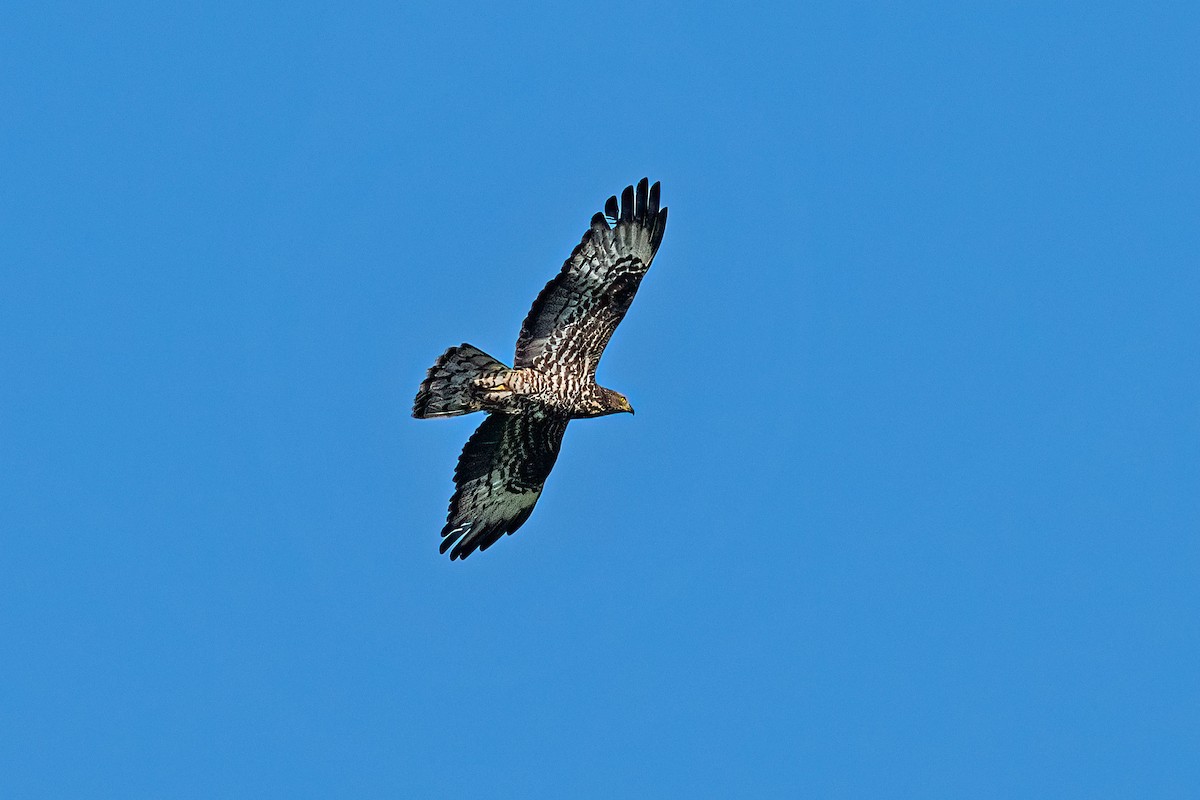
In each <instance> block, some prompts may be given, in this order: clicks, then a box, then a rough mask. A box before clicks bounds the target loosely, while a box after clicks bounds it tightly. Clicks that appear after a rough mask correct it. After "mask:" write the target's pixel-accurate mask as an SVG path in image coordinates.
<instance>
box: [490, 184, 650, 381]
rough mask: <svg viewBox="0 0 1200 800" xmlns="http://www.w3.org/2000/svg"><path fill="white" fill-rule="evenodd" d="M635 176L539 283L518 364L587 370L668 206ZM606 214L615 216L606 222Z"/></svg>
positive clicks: (632, 289) (621, 310)
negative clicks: (546, 279)
mask: <svg viewBox="0 0 1200 800" xmlns="http://www.w3.org/2000/svg"><path fill="white" fill-rule="evenodd" d="M647 183H648V181H647V179H646V178H642V180H641V182H639V183H638V185H637V191H636V193H635V192H634V188H633V187H632V186H627V187H625V191H623V192H622V193H621V203H620V207H619V208H618V205H617V198H616V197H610V198H608V202H607V203H606V204H605V206H604V214H596V216H594V217H592V225H591V227H590V228H589V229H588V232H587V233H585V234H584V235H583V241H581V242H580V243H579V246H578V247H576V248H575V251H574V252H573V253H571V257H570V258H568V259H567V261H566V263H565V264H563V268H562V271H561V272H560V273H559V274H558V275H557V276H556V277H555V278H554V280H552V281H550V282H549V283H548V284H546V288H545V289H543V290H542V293H541V294H539V295H538V298H537V300H535V301H534V302H533V308H531V309H530V310H529V316H527V317H526V318H525V322H524V324H523V325H521V336H520V338H519V339H518V340H517V355H516V358H515V359H514V361H515V365H516V366H517V367H536V368H538V369H539V370H542V371H544V372H559V373H563V374H574V375H584V376H594V375H595V373H596V365H597V364H599V363H600V356H601V354H602V353H603V352H604V348H605V346H606V345H608V340H609V339H610V338H612V335H613V331H615V330H616V329H617V325H618V324H619V323H620V322H621V320H622V319H623V318H624V317H625V312H626V311H628V310H629V304H630V303H632V302H633V296H634V294H636V293H637V290H638V286H639V285H640V284H641V282H642V277H643V276H644V275H645V274H646V270H648V269H650V262H651V261H653V260H654V254H655V252H657V251H658V246H659V244H661V243H662V238H663V232H664V231H665V230H666V227H667V209H665V208H664V209H661V210H660V209H659V207H658V194H659V187H658V184H657V183H655V184H654V185H653V186H650V187H649V188H647ZM605 215H607V216H609V217H611V218H613V219H615V220H616V227H615V228H612V227H609V224H608V220H606V219H605Z"/></svg>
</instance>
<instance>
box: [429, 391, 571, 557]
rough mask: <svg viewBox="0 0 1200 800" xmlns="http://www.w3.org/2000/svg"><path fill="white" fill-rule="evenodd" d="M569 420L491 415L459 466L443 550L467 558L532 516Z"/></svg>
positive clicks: (477, 432) (471, 441)
mask: <svg viewBox="0 0 1200 800" xmlns="http://www.w3.org/2000/svg"><path fill="white" fill-rule="evenodd" d="M567 421H568V420H567V419H566V418H565V417H551V416H546V415H543V414H537V413H532V414H489V415H488V418H487V419H485V420H484V421H483V424H482V425H480V426H479V427H478V428H477V429H476V430H475V433H473V434H472V435H471V438H470V439H469V440H468V441H467V445H466V447H464V448H463V451H462V455H461V456H459V458H458V467H457V468H456V469H455V470H454V484H455V487H456V490H455V492H454V496H453V497H451V498H450V514H449V516H448V517H447V519H446V527H444V528H442V548H441V549H442V552H443V553H445V552H446V551H447V550H450V558H451V560H453V559H456V558H466V557H467V556H469V555H471V553H473V552H475V551H476V550H486V549H488V548H489V547H491V546H492V545H493V544H495V543H496V541H497V540H498V539H499V538H500V537H501V536H503V535H504V534H506V533H512V532H513V531H515V530H516V529H517V528H519V527H521V525H522V523H524V522H525V520H527V519H529V515H530V514H531V513H533V507H534V505H536V504H537V501H538V498H539V497H541V496H542V485H543V484H544V483H545V482H546V476H547V475H549V474H550V470H551V469H552V468H553V467H554V462H555V460H556V459H557V458H558V450H559V447H561V446H562V438H563V434H564V433H565V432H566V430H567ZM451 548H453V549H452V550H451Z"/></svg>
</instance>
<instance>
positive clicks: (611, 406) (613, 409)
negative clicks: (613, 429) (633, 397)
mask: <svg viewBox="0 0 1200 800" xmlns="http://www.w3.org/2000/svg"><path fill="white" fill-rule="evenodd" d="M603 402H604V411H603V412H602V413H604V414H621V413H625V412H628V413H630V414H632V413H633V406H631V405H629V400H628V398H626V397H625V395H623V394H621V393H620V392H614V391H613V390H612V389H605V390H604V398H603Z"/></svg>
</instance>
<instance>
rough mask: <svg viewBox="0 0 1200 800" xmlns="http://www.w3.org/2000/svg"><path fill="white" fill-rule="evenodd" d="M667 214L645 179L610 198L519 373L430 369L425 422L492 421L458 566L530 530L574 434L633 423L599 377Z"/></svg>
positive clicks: (458, 352)
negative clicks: (585, 426) (592, 424)
mask: <svg viewBox="0 0 1200 800" xmlns="http://www.w3.org/2000/svg"><path fill="white" fill-rule="evenodd" d="M658 202H659V185H658V184H657V183H655V184H654V185H653V186H649V181H648V180H647V179H645V178H643V179H642V180H641V181H640V182H639V183H638V185H637V189H636V190H635V189H634V187H632V186H627V187H625V190H624V191H623V192H622V193H621V201H620V203H619V204H618V202H617V198H616V197H615V196H613V197H610V198H608V202H607V203H605V205H604V212H603V213H597V214H596V215H595V216H594V217H592V222H591V225H590V226H589V227H588V230H587V232H586V233H585V234H584V235H583V241H581V242H580V243H579V246H578V247H576V248H575V250H574V252H572V253H571V257H570V258H568V259H567V261H566V263H565V264H563V268H562V270H561V271H560V272H559V273H558V275H557V276H555V278H554V279H553V280H551V281H550V282H549V283H548V284H546V288H545V289H543V290H542V293H541V294H539V295H538V297H537V299H536V300H534V301H533V308H531V309H530V310H529V315H528V316H527V317H526V318H525V322H524V324H522V325H521V335H520V337H519V338H518V339H517V352H516V356H515V357H514V359H513V366H512V367H511V368H510V367H506V366H505V365H504V364H502V363H500V362H499V361H497V360H496V359H494V358H492V357H491V356H489V355H488V354H487V353H484V352H483V351H482V350H480V349H478V348H476V347H472V346H471V345H469V344H462V345H459V346H458V347H451V348H450V349H449V350H447V351H446V352H445V353H443V354H442V356H441V357H440V358H439V359H438V360H437V361H436V362H435V363H434V365H433V366H432V367H430V369H429V373H428V375H427V376H426V377H425V380H424V381H423V382H422V383H421V388H420V390H419V391H418V392H417V397H416V400H415V401H414V403H413V416H414V417H417V418H418V419H428V418H430V417H452V416H457V415H459V414H469V413H471V412H473V411H486V412H487V414H488V416H487V418H486V419H484V421H483V423H482V424H481V425H480V426H479V428H478V429H476V431H475V433H474V434H472V436H471V438H470V440H468V441H467V444H466V447H464V448H463V451H462V455H461V456H459V459H458V467H457V468H456V469H455V470H454V484H455V492H454V496H453V497H452V498H451V499H450V513H449V516H448V517H447V520H446V526H445V527H444V528H442V545H441V552H442V553H445V552H446V551H447V550H449V551H450V559H451V560H454V559H458V558H466V557H467V556H469V555H471V553H473V552H475V551H476V550H486V549H488V548H489V547H491V546H492V545H493V544H495V543H496V542H497V541H498V540H499V539H500V537H501V536H503V535H504V534H506V533H513V532H514V531H516V530H517V528H519V527H521V525H522V523H524V522H525V520H527V519H529V515H530V514H531V513H532V512H533V507H534V505H536V504H537V501H538V498H539V497H541V494H542V486H543V485H544V484H545V482H546V476H548V475H549V474H550V470H551V469H552V468H553V467H554V461H555V460H556V459H557V458H558V450H559V447H560V446H561V445H562V439H563V434H564V433H565V432H566V430H567V423H568V422H570V421H571V420H573V419H583V418H586V417H601V416H604V415H606V414H616V413H619V412H629V413H630V414H632V413H633V408H632V407H631V406H630V405H629V401H628V400H627V399H625V396H624V395H623V394H621V393H620V392H615V391H613V390H612V389H606V388H604V387H603V386H598V385H597V384H596V366H597V364H599V363H600V355H601V354H602V353H603V352H604V348H605V346H606V345H607V344H608V340H609V339H610V338H611V337H612V335H613V331H615V330H616V328H617V325H618V324H619V323H620V322H621V320H622V319H623V318H624V317H625V312H626V311H628V310H629V305H630V303H632V302H633V296H634V294H635V293H636V292H637V290H638V285H639V284H641V282H642V278H643V276H645V274H646V271H647V270H648V269H650V262H652V261H653V260H654V254H655V253H656V252H657V251H658V246H659V244H661V243H662V238H663V232H664V231H665V230H666V226H667V209H666V208H661V209H660V208H659V205H658ZM610 220H611V222H610Z"/></svg>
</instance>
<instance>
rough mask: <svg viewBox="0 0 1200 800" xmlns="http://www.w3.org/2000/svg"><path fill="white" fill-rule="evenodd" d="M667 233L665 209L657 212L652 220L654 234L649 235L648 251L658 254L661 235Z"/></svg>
mask: <svg viewBox="0 0 1200 800" xmlns="http://www.w3.org/2000/svg"><path fill="white" fill-rule="evenodd" d="M666 232H667V209H665V208H664V209H663V210H662V211H659V212H658V216H657V217H655V220H654V232H653V233H651V234H650V249H651V250H653V251H655V252H658V246H659V245H660V244H662V240H663V234H664V233H666Z"/></svg>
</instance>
